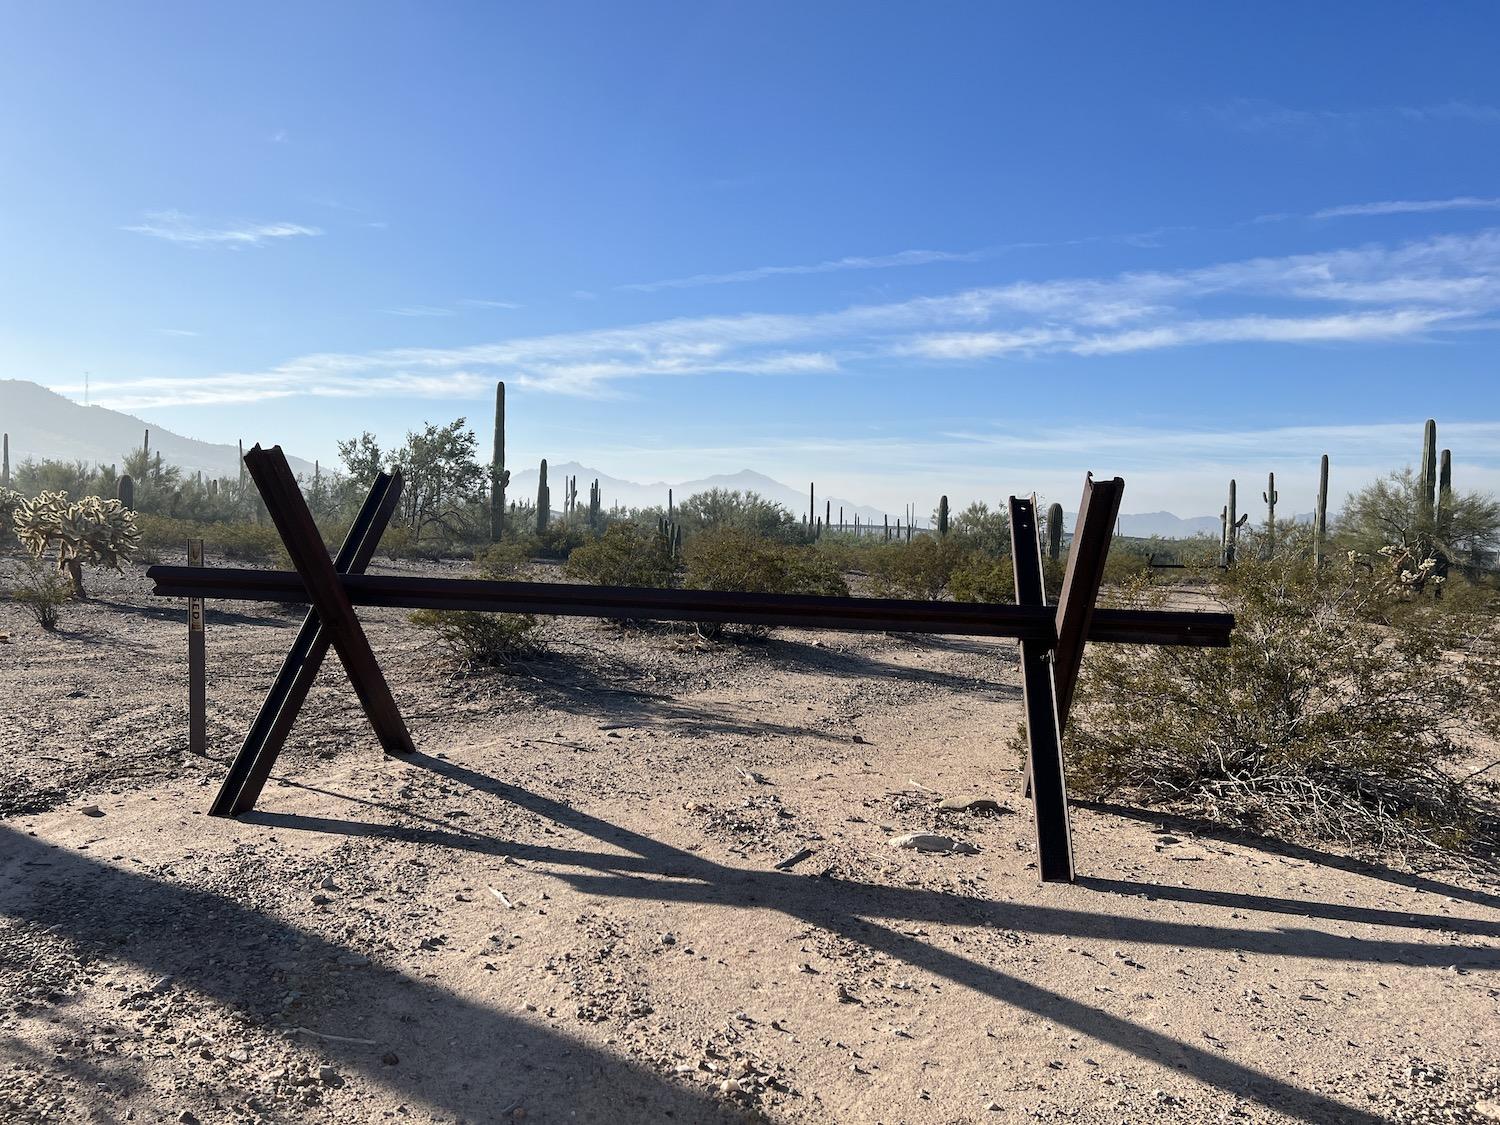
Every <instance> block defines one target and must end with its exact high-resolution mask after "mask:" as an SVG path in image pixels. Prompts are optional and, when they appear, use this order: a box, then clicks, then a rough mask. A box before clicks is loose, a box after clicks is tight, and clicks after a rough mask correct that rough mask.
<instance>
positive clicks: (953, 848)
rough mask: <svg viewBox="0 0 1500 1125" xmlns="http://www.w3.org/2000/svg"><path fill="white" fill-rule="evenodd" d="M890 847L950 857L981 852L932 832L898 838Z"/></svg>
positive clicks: (914, 833)
mask: <svg viewBox="0 0 1500 1125" xmlns="http://www.w3.org/2000/svg"><path fill="white" fill-rule="evenodd" d="M890 845H891V847H893V848H908V849H915V850H917V851H919V852H948V853H949V854H950V855H973V854H975V853H976V852H978V851H979V849H978V848H976V847H975V846H974V845H973V844H966V843H963V842H961V841H958V840H954V839H953V838H952V837H951V836H939V835H937V834H936V833H932V832H912V833H910V834H908V835H906V836H897V837H896V838H895V839H893V840H891V841H890Z"/></svg>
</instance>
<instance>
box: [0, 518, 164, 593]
mask: <svg viewBox="0 0 1500 1125" xmlns="http://www.w3.org/2000/svg"><path fill="white" fill-rule="evenodd" d="M15 528H16V536H17V538H19V539H20V540H21V545H22V546H23V547H25V548H26V549H27V550H28V551H30V552H31V553H32V554H33V555H34V556H36V557H37V558H42V557H43V556H44V555H46V554H47V553H48V552H49V551H51V550H53V549H56V551H57V566H58V569H59V570H66V571H67V572H68V575H69V576H70V577H71V578H72V579H73V592H74V594H76V595H77V596H78V597H80V598H82V597H86V596H87V595H86V594H85V593H84V589H83V566H84V564H85V563H87V564H88V565H89V566H111V567H114V568H115V569H116V570H119V569H120V567H121V564H122V563H125V562H128V561H129V560H130V556H131V555H132V554H134V553H135V550H136V548H137V547H139V546H140V542H141V536H140V532H139V531H138V530H137V529H136V525H135V513H134V512H132V511H130V510H128V509H127V508H126V507H125V506H124V505H123V504H121V503H120V502H119V501H118V500H101V499H100V498H99V497H97V496H85V497H84V498H83V499H82V500H69V499H68V494H67V493H66V492H43V493H42V494H41V495H39V496H38V497H37V498H36V499H34V500H22V501H21V503H20V504H19V505H17V507H16V511H15Z"/></svg>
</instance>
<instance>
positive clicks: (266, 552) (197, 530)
mask: <svg viewBox="0 0 1500 1125" xmlns="http://www.w3.org/2000/svg"><path fill="white" fill-rule="evenodd" d="M136 521H137V523H138V524H139V527H140V533H141V546H142V547H143V548H144V549H145V550H147V551H149V552H151V553H152V554H153V555H155V556H159V555H160V553H161V552H162V551H180V550H182V548H183V544H185V543H186V542H187V541H188V540H189V539H201V540H203V549H204V550H205V551H206V552H209V553H211V554H218V555H223V556H224V557H225V558H226V559H233V560H235V561H236V562H257V563H274V564H275V565H277V566H279V567H282V568H283V569H285V568H289V567H290V566H291V565H292V563H291V559H290V557H289V556H288V555H287V553H286V548H285V547H284V546H283V545H282V543H281V536H280V535H279V534H277V532H276V529H275V528H274V527H272V526H271V525H270V524H256V523H249V522H238V523H199V522H198V521H196V520H183V519H176V518H174V517H172V516H156V515H146V514H141V513H137V515H136ZM324 541H325V542H327V537H326V536H325V539H324Z"/></svg>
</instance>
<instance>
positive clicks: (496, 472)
mask: <svg viewBox="0 0 1500 1125" xmlns="http://www.w3.org/2000/svg"><path fill="white" fill-rule="evenodd" d="M509 484H510V470H509V469H507V468H506V467H505V384H504V383H503V382H499V383H496V384H495V445H494V453H493V456H492V457H491V459H490V539H491V540H493V541H494V542H496V543H498V542H500V538H501V536H503V535H504V534H505V489H506V487H507V486H509Z"/></svg>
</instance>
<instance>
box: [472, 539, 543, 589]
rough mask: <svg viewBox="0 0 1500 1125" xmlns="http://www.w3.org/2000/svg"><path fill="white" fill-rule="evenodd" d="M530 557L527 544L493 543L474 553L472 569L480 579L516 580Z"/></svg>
mask: <svg viewBox="0 0 1500 1125" xmlns="http://www.w3.org/2000/svg"><path fill="white" fill-rule="evenodd" d="M532 555H533V551H532V543H529V542H517V541H509V542H504V543H495V544H493V545H492V546H489V547H485V548H482V549H481V550H479V551H476V552H475V553H474V569H475V570H477V571H478V572H479V575H480V577H482V578H498V579H502V580H510V579H516V578H519V577H520V576H521V572H522V571H523V570H525V568H526V565H527V564H528V563H529V562H531V559H532Z"/></svg>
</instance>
